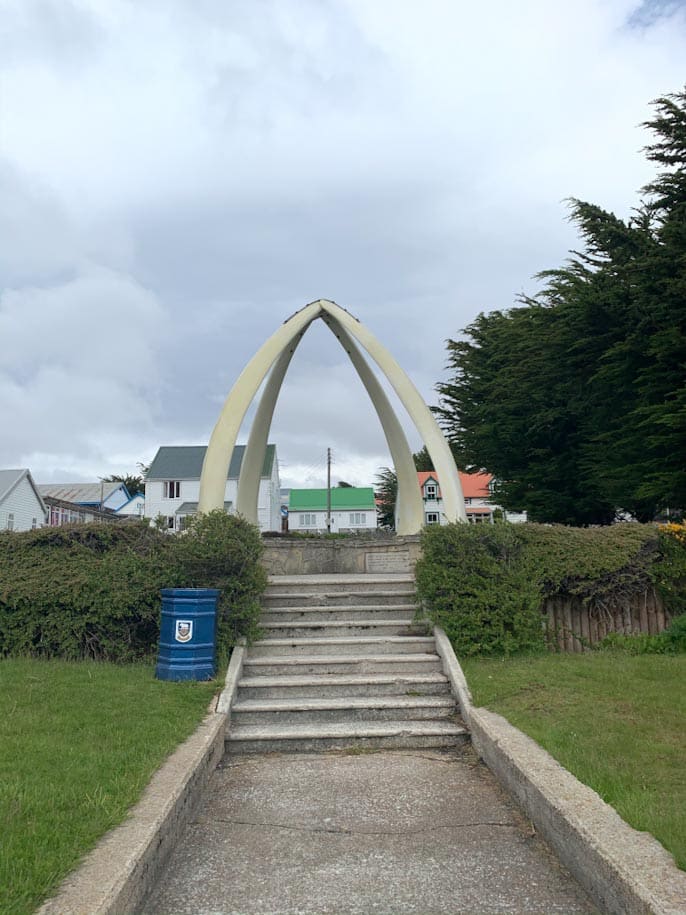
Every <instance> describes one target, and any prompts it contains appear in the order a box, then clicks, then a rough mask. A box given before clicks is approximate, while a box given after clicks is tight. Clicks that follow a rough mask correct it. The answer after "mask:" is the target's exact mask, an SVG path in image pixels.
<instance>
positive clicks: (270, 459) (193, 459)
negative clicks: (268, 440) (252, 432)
mask: <svg viewBox="0 0 686 915" xmlns="http://www.w3.org/2000/svg"><path fill="white" fill-rule="evenodd" d="M206 452H207V445H162V446H161V447H160V448H158V449H157V454H156V455H155V457H154V458H153V461H152V463H151V464H150V468H149V470H148V472H147V473H146V475H145V480H146V482H150V481H153V480H199V479H200V474H201V473H202V465H203V461H204V460H205V454H206ZM244 454H245V445H236V447H235V448H234V449H233V454H232V455H231V461H230V463H229V472H228V473H227V475H226V478H227V480H237V479H238V475H239V473H240V472H241V464H242V463H243V455H244ZM275 460H276V445H267V450H266V452H265V455H264V464H263V465H262V474H261V476H262V478H263V479H264V478H265V477H266V478H267V479H268V478H269V477H271V475H272V470H273V468H274V461H275Z"/></svg>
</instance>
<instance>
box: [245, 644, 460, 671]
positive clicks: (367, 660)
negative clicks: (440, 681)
mask: <svg viewBox="0 0 686 915" xmlns="http://www.w3.org/2000/svg"><path fill="white" fill-rule="evenodd" d="M250 652H252V647H251V648H250ZM441 670H442V665H441V659H440V658H439V657H438V655H437V654H435V653H433V652H416V653H414V654H402V655H397V654H372V653H369V652H367V653H366V654H359V655H347V656H342V657H341V656H337V657H336V656H332V655H318V654H314V652H313V653H311V654H310V655H303V654H301V655H296V656H294V657H277V658H274V657H269V656H267V657H261V658H255V657H251V655H250V654H248V657H247V658H246V659H245V661H244V662H243V673H244V676H246V677H253V676H265V677H278V676H290V675H297V676H329V675H336V674H345V675H346V676H351V675H358V676H362V675H367V674H385V675H386V676H403V675H405V674H408V675H411V674H418V673H440V672H441Z"/></svg>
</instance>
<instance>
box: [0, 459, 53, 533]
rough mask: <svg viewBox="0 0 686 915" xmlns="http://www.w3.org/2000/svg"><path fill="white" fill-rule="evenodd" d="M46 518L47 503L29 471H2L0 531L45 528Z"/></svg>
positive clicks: (0, 473)
mask: <svg viewBox="0 0 686 915" xmlns="http://www.w3.org/2000/svg"><path fill="white" fill-rule="evenodd" d="M46 517H47V508H46V505H45V502H44V501H43V498H42V496H41V494H40V492H39V491H38V487H37V486H36V484H35V483H34V482H33V477H32V476H31V474H30V473H29V471H28V470H26V469H21V470H0V530H7V531H28V530H31V529H32V528H36V527H43V525H44V524H45V521H46Z"/></svg>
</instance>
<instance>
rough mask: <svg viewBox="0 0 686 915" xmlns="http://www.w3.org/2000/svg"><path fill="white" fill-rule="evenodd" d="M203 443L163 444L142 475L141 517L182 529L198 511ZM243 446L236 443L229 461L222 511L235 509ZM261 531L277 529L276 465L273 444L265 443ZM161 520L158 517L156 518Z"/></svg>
mask: <svg viewBox="0 0 686 915" xmlns="http://www.w3.org/2000/svg"><path fill="white" fill-rule="evenodd" d="M206 451H207V445H163V446H162V447H161V448H159V449H158V451H157V454H156V455H155V457H154V459H153V461H152V463H151V464H150V468H149V469H148V472H147V474H146V475H145V508H144V511H145V517H146V518H149V519H150V520H151V521H156V520H158V521H159V523H160V524H161V526H164V528H165V529H167V530H170V531H179V530H182V529H183V527H184V525H185V524H186V519H187V518H188V517H190V516H192V515H195V514H196V513H197V511H198V500H199V497H200V475H201V473H202V465H203V461H204V460H205V453H206ZM244 453H245V445H236V447H235V448H234V450H233V454H232V456H231V460H230V462H229V468H228V474H227V479H226V487H225V491H224V510H225V511H226V512H233V511H235V505H236V495H237V491H238V476H239V474H240V470H241V463H242V461H243V455H244ZM257 513H258V524H259V528H260V530H261V531H280V530H281V500H280V483H279V465H278V460H277V457H276V445H267V450H266V454H265V458H264V464H263V466H262V474H261V478H260V488H259V495H258V505H257ZM159 519H161V520H159Z"/></svg>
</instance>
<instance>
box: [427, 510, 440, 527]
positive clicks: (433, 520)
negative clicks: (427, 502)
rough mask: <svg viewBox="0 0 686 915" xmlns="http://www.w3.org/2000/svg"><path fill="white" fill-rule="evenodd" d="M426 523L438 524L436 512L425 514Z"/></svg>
mask: <svg viewBox="0 0 686 915" xmlns="http://www.w3.org/2000/svg"><path fill="white" fill-rule="evenodd" d="M426 523H427V524H438V512H427V513H426Z"/></svg>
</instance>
